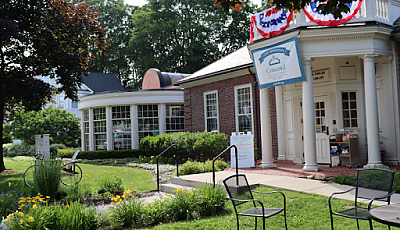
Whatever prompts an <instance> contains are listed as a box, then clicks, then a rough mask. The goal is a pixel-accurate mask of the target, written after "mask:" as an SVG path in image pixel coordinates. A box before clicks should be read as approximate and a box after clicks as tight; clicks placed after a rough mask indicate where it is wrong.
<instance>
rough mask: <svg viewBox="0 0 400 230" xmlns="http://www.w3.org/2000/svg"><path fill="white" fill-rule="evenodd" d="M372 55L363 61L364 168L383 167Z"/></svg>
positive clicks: (365, 56) (366, 56)
mask: <svg viewBox="0 0 400 230" xmlns="http://www.w3.org/2000/svg"><path fill="white" fill-rule="evenodd" d="M375 56H376V55H374V54H366V55H364V56H363V57H362V58H363V59H364V92H365V116H366V120H367V122H366V123H367V144H368V162H367V164H366V165H365V166H364V168H369V167H374V166H375V165H377V166H383V164H382V161H381V149H380V137H379V117H378V97H377V93H376V79H375V62H374V57H375Z"/></svg>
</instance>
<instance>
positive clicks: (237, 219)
mask: <svg viewBox="0 0 400 230" xmlns="http://www.w3.org/2000/svg"><path fill="white" fill-rule="evenodd" d="M236 226H237V230H239V216H238V215H236Z"/></svg>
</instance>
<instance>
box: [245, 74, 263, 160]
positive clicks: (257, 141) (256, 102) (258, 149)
mask: <svg viewBox="0 0 400 230" xmlns="http://www.w3.org/2000/svg"><path fill="white" fill-rule="evenodd" d="M247 70H248V71H249V73H250V75H251V76H253V79H254V81H253V93H254V105H255V106H254V113H255V122H256V127H255V130H256V132H257V140H256V143H257V151H258V157H257V160H258V159H259V158H260V135H259V132H258V127H259V125H258V109H257V107H258V106H257V105H258V100H257V92H256V84H257V78H256V75H254V73H253V72H251V71H250V67H248V68H247Z"/></svg>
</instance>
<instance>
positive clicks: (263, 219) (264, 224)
mask: <svg viewBox="0 0 400 230" xmlns="http://www.w3.org/2000/svg"><path fill="white" fill-rule="evenodd" d="M263 230H265V218H264V217H263Z"/></svg>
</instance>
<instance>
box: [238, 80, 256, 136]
mask: <svg viewBox="0 0 400 230" xmlns="http://www.w3.org/2000/svg"><path fill="white" fill-rule="evenodd" d="M244 88H250V108H251V112H250V114H251V133H252V134H253V135H254V113H253V110H254V107H253V97H252V96H253V89H252V84H251V83H248V84H243V85H236V86H234V91H235V92H234V95H235V122H236V124H235V128H236V132H239V104H238V90H239V89H244Z"/></svg>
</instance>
